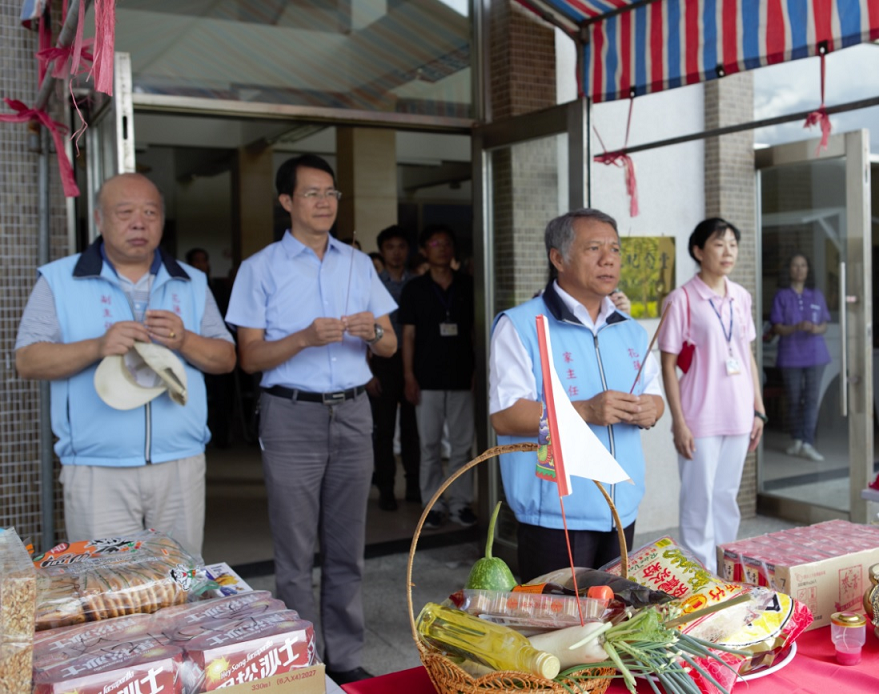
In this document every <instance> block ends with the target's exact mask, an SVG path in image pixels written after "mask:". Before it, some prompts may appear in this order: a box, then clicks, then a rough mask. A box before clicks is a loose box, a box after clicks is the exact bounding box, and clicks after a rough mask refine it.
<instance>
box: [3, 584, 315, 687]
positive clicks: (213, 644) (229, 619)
mask: <svg viewBox="0 0 879 694" xmlns="http://www.w3.org/2000/svg"><path fill="white" fill-rule="evenodd" d="M314 653H315V646H314V629H313V627H312V625H311V623H310V622H307V621H304V620H301V619H299V615H298V613H297V612H296V611H295V610H287V609H285V606H284V603H283V602H281V601H279V600H275V599H273V598H272V597H271V595H270V594H269V593H268V592H265V591H263V592H259V593H246V594H240V595H234V596H230V597H226V598H220V599H216V600H205V601H200V602H195V603H190V604H186V605H180V606H176V607H170V608H165V609H163V610H160V611H159V612H157V613H155V614H149V615H147V614H137V615H129V616H124V617H118V618H115V619H110V620H106V621H99V622H89V623H87V624H81V625H77V626H73V627H67V628H63V629H52V630H48V631H43V632H40V633H38V634H37V636H36V641H35V645H34V683H35V685H36V689H35V694H61V693H62V692H64V693H66V692H71V691H76V692H77V693H78V694H98V693H100V694H117V693H118V694H130V693H131V692H132V691H138V692H143V693H144V694H152V692H158V691H161V692H162V694H166V692H167V693H168V694H199V693H200V692H206V691H211V690H212V689H215V688H217V687H220V686H229V685H230V684H232V683H239V682H246V681H251V680H256V679H261V678H262V677H267V676H269V675H272V674H283V673H286V672H288V671H290V670H292V669H297V668H301V667H307V666H309V665H313V664H314V659H315V658H314ZM151 671H154V672H155V673H157V677H158V679H156V680H155V681H152V680H149V679H148V676H149V673H150V672H151ZM144 678H147V679H144ZM135 679H137V682H135ZM224 682H225V684H223V683H224ZM126 687H128V688H126ZM161 687H166V688H165V689H162V688H161ZM3 694H5V692H3Z"/></svg>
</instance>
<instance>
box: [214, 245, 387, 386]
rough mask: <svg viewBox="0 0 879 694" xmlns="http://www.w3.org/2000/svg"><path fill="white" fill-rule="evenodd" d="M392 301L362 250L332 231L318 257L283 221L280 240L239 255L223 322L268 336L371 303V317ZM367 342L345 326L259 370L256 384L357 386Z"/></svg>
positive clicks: (363, 377)
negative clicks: (337, 337) (326, 340)
mask: <svg viewBox="0 0 879 694" xmlns="http://www.w3.org/2000/svg"><path fill="white" fill-rule="evenodd" d="M349 278H350V279H349ZM349 284H350V288H349ZM346 307H347V308H346ZM396 308H397V304H396V303H395V302H394V300H393V298H392V297H391V295H390V294H389V293H388V290H387V289H385V287H384V285H383V284H382V282H381V280H380V279H379V277H378V274H377V273H376V271H375V267H374V265H373V264H372V260H371V259H370V257H369V256H368V255H366V254H365V253H362V252H361V251H358V250H356V249H354V248H352V247H351V246H348V245H347V244H343V243H340V242H339V241H337V240H336V239H334V238H333V237H332V236H331V237H330V238H329V244H328V245H327V250H326V252H325V253H324V257H323V261H321V260H320V259H319V258H318V257H317V255H316V254H315V252H314V251H313V250H311V249H310V248H308V247H307V246H305V245H304V244H302V243H301V242H299V241H298V240H296V239H295V238H294V237H293V235H292V234H290V231H289V229H288V230H287V232H286V233H285V234H284V236H283V238H282V239H281V240H280V241H278V242H276V243H273V244H271V245H269V246H267V247H266V248H264V249H263V250H261V251H260V252H259V253H257V254H255V255H253V256H251V257H250V258H248V259H247V260H245V261H244V262H243V263H241V268H240V269H239V270H238V275H237V276H236V278H235V284H234V286H233V287H232V296H231V298H230V299H229V310H228V311H227V313H226V322H228V323H230V324H232V325H235V326H238V327H241V328H258V329H261V330H265V339H266V341H268V342H272V341H274V340H280V339H281V338H284V337H286V336H287V335H290V334H292V333H295V332H298V331H299V330H303V329H305V328H307V327H308V326H309V325H311V323H312V322H313V321H314V319H315V318H341V317H342V316H343V315H352V314H355V313H360V312H361V311H371V312H372V313H373V315H374V316H375V317H376V319H378V318H379V317H380V316H384V315H386V314H388V313H390V312H391V311H393V310H394V309H396ZM366 350H367V345H366V343H365V342H364V341H363V340H361V339H360V338H359V337H351V336H350V335H348V334H347V333H346V334H345V336H344V338H343V340H342V342H334V343H331V344H329V345H326V346H323V347H308V348H306V349H304V350H302V351H301V352H299V354H297V355H296V356H294V357H293V358H292V359H289V360H287V361H286V362H284V363H283V364H280V365H278V366H276V367H275V368H273V369H268V370H266V371H264V372H263V375H262V382H261V385H262V387H263V388H271V387H272V386H285V387H287V388H295V389H298V390H305V391H309V392H312V393H328V392H333V391H338V390H344V389H347V388H353V387H355V386H362V385H364V384H365V383H366V382H367V381H369V379H370V378H372V374H371V373H370V370H369V366H368V365H367V363H366Z"/></svg>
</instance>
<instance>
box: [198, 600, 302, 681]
mask: <svg viewBox="0 0 879 694" xmlns="http://www.w3.org/2000/svg"><path fill="white" fill-rule="evenodd" d="M281 617H283V618H281ZM185 649H186V660H185V663H184V668H183V694H199V693H200V692H210V691H213V690H214V689H219V688H222V687H228V686H231V685H233V684H241V683H243V682H253V681H256V680H260V679H263V678H265V677H271V676H274V675H281V674H284V673H286V672H290V671H291V670H295V669H298V668H303V667H308V666H309V665H313V664H314V659H315V643H314V627H313V626H312V624H311V622H307V621H305V620H302V619H299V618H298V615H296V613H295V612H293V611H292V610H290V611H288V612H286V613H283V612H278V613H274V614H271V615H263V616H259V617H253V618H251V619H248V620H246V623H245V624H243V625H238V624H237V623H235V622H229V621H226V620H224V621H222V622H221V623H218V624H217V628H216V630H215V631H212V632H206V633H203V634H201V635H200V636H198V637H195V638H193V639H191V640H189V641H188V642H187V644H186V647H185Z"/></svg>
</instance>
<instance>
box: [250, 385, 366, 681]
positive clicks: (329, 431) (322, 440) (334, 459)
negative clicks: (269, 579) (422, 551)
mask: <svg viewBox="0 0 879 694" xmlns="http://www.w3.org/2000/svg"><path fill="white" fill-rule="evenodd" d="M371 432H372V417H371V416H370V412H369V405H368V404H367V402H366V395H360V396H358V397H356V398H353V399H351V400H345V401H344V402H341V403H338V404H336V405H323V404H321V403H317V402H301V401H292V400H289V399H286V398H280V397H276V396H274V395H269V394H268V393H263V394H262V397H261V398H260V425H259V435H260V443H261V445H262V449H263V451H262V460H263V471H264V473H265V481H266V490H267V491H268V500H269V524H270V526H271V530H272V540H273V542H274V547H275V583H276V586H277V592H278V597H279V598H280V599H281V600H283V601H284V603H286V605H287V607H289V608H291V609H294V610H297V611H298V612H299V614H300V615H301V616H302V618H303V619H307V620H308V621H310V622H312V623H313V624H315V625H317V624H318V616H320V627H321V632H322V634H323V642H324V653H323V658H324V662H325V663H326V664H327V667H331V668H333V669H335V670H352V669H354V668H356V667H360V665H361V662H362V661H361V656H362V653H363V640H364V637H365V633H366V631H365V626H364V621H363V561H364V560H363V550H364V547H365V545H366V502H367V499H368V498H369V479H370V477H371V476H372V452H371V451H370V450H369V435H370V433H371ZM318 540H320V554H321V560H322V562H323V563H322V565H321V581H320V610H319V611H318V607H317V605H316V603H315V598H314V588H313V586H312V569H313V568H314V552H315V550H316V549H317V546H316V545H317V541H318ZM318 612H319V614H318Z"/></svg>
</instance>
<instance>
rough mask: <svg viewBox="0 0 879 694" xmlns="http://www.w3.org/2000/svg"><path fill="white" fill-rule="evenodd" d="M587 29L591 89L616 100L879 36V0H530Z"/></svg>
mask: <svg viewBox="0 0 879 694" xmlns="http://www.w3.org/2000/svg"><path fill="white" fill-rule="evenodd" d="M522 4H523V5H525V6H526V7H530V8H532V9H533V8H534V6H535V5H536V6H539V7H540V8H541V9H542V10H544V11H546V12H548V13H550V14H552V15H555V16H556V17H559V18H563V19H565V20H568V21H570V22H572V23H574V24H576V25H578V26H580V27H581V36H582V38H583V39H584V41H585V43H584V46H583V51H584V61H583V91H584V94H585V95H587V96H590V97H592V99H594V100H595V101H611V100H613V99H621V98H628V97H630V96H638V95H641V94H649V93H651V92H658V91H662V90H664V89H672V88H674V87H680V86H683V85H687V84H695V83H698V82H705V81H708V80H712V79H717V78H718V77H723V76H724V75H731V74H733V73H736V72H742V71H744V70H752V69H754V68H757V67H762V66H764V65H772V64H774V63H780V62H783V61H787V60H796V59H798V58H806V57H809V56H813V55H818V54H819V52H821V50H822V49H823V50H824V51H825V52H828V53H829V52H831V51H835V50H839V49H841V48H845V47H847V46H852V45H854V44H857V43H862V42H865V41H872V40H876V39H879V0H654V1H653V2H650V1H649V0H648V1H647V2H645V1H644V0H606V1H605V2H601V1H598V0H523V1H522Z"/></svg>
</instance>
